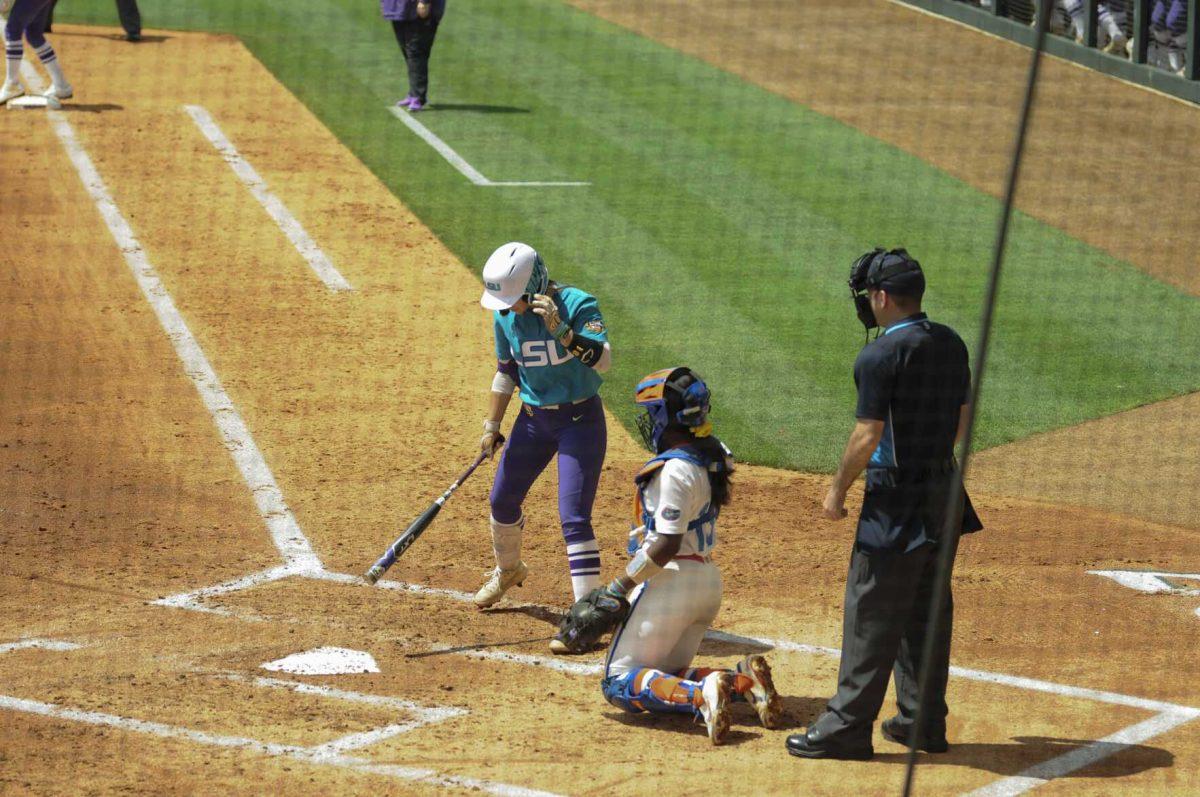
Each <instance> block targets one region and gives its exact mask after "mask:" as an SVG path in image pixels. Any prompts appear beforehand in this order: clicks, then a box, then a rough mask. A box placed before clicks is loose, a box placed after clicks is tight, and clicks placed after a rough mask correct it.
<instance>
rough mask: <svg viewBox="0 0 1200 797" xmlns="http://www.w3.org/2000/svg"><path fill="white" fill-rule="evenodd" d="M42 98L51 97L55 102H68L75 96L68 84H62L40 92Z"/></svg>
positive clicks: (73, 90)
mask: <svg viewBox="0 0 1200 797" xmlns="http://www.w3.org/2000/svg"><path fill="white" fill-rule="evenodd" d="M42 96H43V97H53V98H54V99H56V100H69V99H71V98H72V97H74V96H75V89H73V88H72V87H71V84H70V83H64V84H63V85H61V86H51V87H50V88H48V89H46V90H45V91H43V92H42Z"/></svg>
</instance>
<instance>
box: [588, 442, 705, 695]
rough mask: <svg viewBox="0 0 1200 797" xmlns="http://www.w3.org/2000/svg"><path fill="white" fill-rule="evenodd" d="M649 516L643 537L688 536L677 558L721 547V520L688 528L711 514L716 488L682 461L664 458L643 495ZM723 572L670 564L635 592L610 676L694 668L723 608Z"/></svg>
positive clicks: (607, 667) (609, 661)
mask: <svg viewBox="0 0 1200 797" xmlns="http://www.w3.org/2000/svg"><path fill="white" fill-rule="evenodd" d="M642 497H643V501H644V508H645V510H646V511H647V512H648V513H650V514H652V515H653V516H654V531H653V532H649V533H647V534H646V539H647V540H648V539H650V538H651V537H652V536H653V535H654V534H680V535H682V536H683V541H682V544H681V545H680V547H679V553H678V554H676V557H679V556H703V557H707V556H708V555H709V554H710V553H712V549H713V547H714V546H715V545H716V544H717V530H716V520H715V519H714V520H709V521H706V522H704V523H703V524H697V525H696V526H695V527H694V528H692V529H689V528H688V525H689V524H691V523H692V522H693V521H695V520H696V519H697V518H699V517H700V516H701V515H702V514H704V513H705V511H706V510H707V509H708V505H709V503H710V502H711V501H712V487H711V486H710V485H709V483H708V473H706V472H705V471H704V469H703V468H701V467H700V466H698V465H693V464H692V463H690V462H687V461H686V460H682V459H671V460H667V462H666V463H664V464H663V466H662V468H661V469H659V471H658V472H657V473H655V474H654V476H653V477H652V478H651V481H650V483H649V484H648V485H646V488H645V490H644V491H643V492H642ZM721 592H722V586H721V573H720V571H719V570H718V569H717V566H716V565H714V564H712V563H709V562H698V561H695V560H693V559H679V558H675V559H672V560H671V561H670V562H668V563H667V565H666V567H664V568H663V570H662V572H660V573H658V574H656V575H655V576H654V577H653V578H651V579H650V580H648V581H646V582H644V583H642V584H639V585H638V587H637V588H636V589H635V590H634V591H633V592H632V593H631V594H630V596H629V597H630V602H631V604H632V609H631V610H630V612H629V617H628V618H626V620H625V623H624V625H623V626H621V628H619V629H618V630H617V632H616V633H615V634H614V635H613V641H612V644H611V645H610V646H609V650H608V657H607V658H606V659H605V663H604V674H605V676H612V675H620V674H622V673H626V672H629V671H630V670H635V669H638V668H639V667H650V668H653V669H656V670H661V671H663V672H668V673H673V672H677V671H679V670H682V669H684V668H686V667H689V666H691V663H692V659H694V658H695V657H696V651H697V650H699V649H700V642H701V640H703V639H704V634H705V632H707V631H708V629H709V626H711V625H712V621H713V620H714V619H716V616H717V611H718V610H719V609H720V608H721Z"/></svg>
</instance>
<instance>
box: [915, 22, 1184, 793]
mask: <svg viewBox="0 0 1200 797" xmlns="http://www.w3.org/2000/svg"><path fill="white" fill-rule="evenodd" d="M993 1H994V0H993ZM1051 2H1052V0H1035V8H1034V13H1035V14H1037V25H1036V26H1035V35H1034V40H1033V53H1032V55H1031V56H1030V59H1029V73H1028V76H1027V77H1026V82H1025V96H1024V99H1023V101H1022V103H1021V115H1020V117H1019V119H1018V121H1017V131H1016V136H1015V140H1014V142H1013V153H1012V161H1011V162H1010V164H1009V168H1008V179H1007V182H1006V184H1005V187H1004V202H1003V204H1002V205H1001V209H1000V219H999V222H998V224H997V229H996V242H995V246H994V247H993V250H992V264H991V270H990V272H989V274H988V284H987V290H986V292H985V293H984V299H983V317H982V319H981V320H980V329H979V344H978V347H977V348H976V352H977V355H976V357H977V359H976V363H975V373H974V378H973V379H972V381H971V399H970V401H971V404H970V407H969V409H968V411H967V420H966V428H965V430H964V433H963V441H962V448H961V453H960V456H959V466H958V468H957V469H956V470H955V473H954V486H953V487H952V489H951V491H950V496H949V498H948V499H947V505H946V515H945V517H946V526H945V528H943V529H942V534H941V540H940V541H939V543H938V563H937V574H936V576H935V578H934V585H933V595H932V597H931V598H930V602H929V614H928V617H929V624H928V626H927V627H926V629H925V644H924V645H923V646H922V647H923V650H922V651H921V672H920V675H919V676H918V678H919V680H918V691H917V715H916V718H915V719H916V721H915V722H914V723H913V731H912V733H911V734H910V735H909V739H908V744H909V747H908V763H907V766H906V767H905V771H904V790H903V794H904V797H910V795H911V794H912V786H913V777H914V775H915V774H916V767H917V748H918V747H920V746H921V745H922V743H923V742H924V739H923V738H922V734H923V733H924V731H925V720H926V715H927V714H928V711H927V705H928V702H929V687H930V683H931V681H932V679H933V668H932V666H931V665H932V663H933V650H934V645H935V644H936V643H937V638H938V636H939V634H940V633H941V617H942V608H943V607H944V606H945V605H946V597H947V595H948V593H949V591H950V571H951V569H952V568H953V566H954V553H955V551H956V550H957V548H958V537H959V534H960V533H961V532H962V511H963V504H962V490H963V487H962V486H963V480H964V479H965V478H966V473H967V465H968V464H969V462H970V456H971V441H972V439H973V437H974V434H975V418H976V415H977V414H978V412H979V395H980V387H981V386H982V384H983V375H984V372H985V371H986V369H987V357H988V347H989V345H990V343H991V335H992V317H993V315H994V314H995V309H996V294H997V292H998V290H999V287H1000V267H1001V265H1002V264H1003V262H1004V246H1005V243H1006V242H1007V240H1008V223H1009V220H1010V219H1011V217H1012V208H1013V201H1014V199H1015V197H1016V193H1017V177H1018V176H1019V175H1020V171H1021V154H1022V152H1023V151H1024V149H1025V134H1026V132H1027V131H1028V129H1029V117H1030V114H1031V113H1032V111H1033V98H1034V93H1035V89H1036V88H1037V78H1038V68H1039V67H1040V65H1041V62H1042V48H1043V47H1044V46H1045V44H1046V28H1047V27H1048V26H1049V22H1050V10H1051V6H1050V3H1051ZM1196 2H1197V0H1192V3H1193V4H1195V3H1196ZM1089 6H1090V8H1091V10H1092V11H1093V12H1094V11H1095V8H1096V0H1089Z"/></svg>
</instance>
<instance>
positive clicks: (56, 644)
mask: <svg viewBox="0 0 1200 797" xmlns="http://www.w3.org/2000/svg"><path fill="white" fill-rule="evenodd" d="M81 647H83V645H80V644H78V643H76V642H67V641H66V640H62V639H42V638H36V637H26V638H25V639H18V640H17V641H16V642H5V643H4V644H0V653H11V652H12V651H14V650H27V649H29V648H40V649H42V650H78V649H79V648H81Z"/></svg>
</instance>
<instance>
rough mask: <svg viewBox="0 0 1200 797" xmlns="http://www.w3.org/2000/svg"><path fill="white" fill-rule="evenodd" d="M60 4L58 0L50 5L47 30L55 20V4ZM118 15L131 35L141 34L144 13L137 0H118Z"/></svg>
mask: <svg viewBox="0 0 1200 797" xmlns="http://www.w3.org/2000/svg"><path fill="white" fill-rule="evenodd" d="M56 5H58V0H54V3H52V4H51V6H50V17H49V18H48V19H47V20H46V32H47V33H49V32H50V26H51V25H52V24H53V22H54V6H56ZM117 16H119V17H120V18H121V27H122V28H124V29H125V32H126V33H128V34H129V35H131V36H140V35H141V33H142V13H141V11H139V10H138V5H137V0H117Z"/></svg>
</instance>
